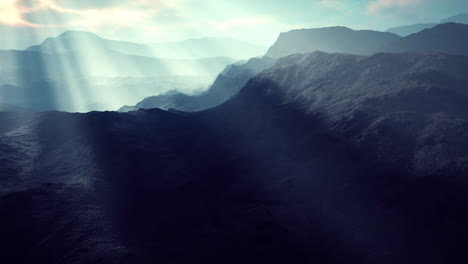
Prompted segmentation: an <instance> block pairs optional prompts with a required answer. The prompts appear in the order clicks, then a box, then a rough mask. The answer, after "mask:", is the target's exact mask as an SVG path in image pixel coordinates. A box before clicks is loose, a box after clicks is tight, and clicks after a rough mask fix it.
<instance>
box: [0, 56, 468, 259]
mask: <svg viewBox="0 0 468 264" xmlns="http://www.w3.org/2000/svg"><path fill="white" fill-rule="evenodd" d="M466 87H468V56H466V55H450V54H444V53H434V52H413V53H400V54H390V53H377V54H374V55H372V56H362V55H351V54H327V53H323V52H313V53H307V54H294V55H291V56H287V57H283V58H280V59H278V60H277V61H276V62H275V64H274V65H273V66H272V67H270V68H269V69H267V70H265V71H263V72H262V73H260V74H258V75H257V76H255V77H254V78H252V79H250V80H249V81H248V82H247V83H246V85H245V86H244V87H243V88H242V89H241V91H240V92H239V93H237V94H236V95H234V96H233V97H231V98H230V99H229V100H228V101H227V102H225V103H224V104H221V105H220V106H218V107H215V108H211V109H208V110H205V111H201V112H195V113H185V112H179V111H163V110H160V109H152V110H140V111H134V112H130V113H116V112H102V113H99V112H93V113H87V114H70V113H60V112H46V113H0V122H1V123H2V126H1V127H0V142H1V145H0V174H1V175H4V177H1V178H0V183H1V186H2V188H1V190H0V223H1V224H0V233H1V234H2V237H1V238H0V248H1V249H2V252H3V256H2V257H3V258H4V259H7V260H14V261H15V262H17V263H22V262H29V263H31V262H36V263H56V262H66V263H96V262H103V263H154V262H161V263H186V262H193V263H286V262H293V263H359V264H366V263H369V264H370V263H402V264H406V263H408V264H409V263H411V264H413V263H421V262H422V263H434V264H435V263H460V262H465V260H467V259H468V256H467V255H466V250H465V249H466V246H465V245H466V237H467V235H468V234H467V230H468V229H467V228H466V225H467V224H466V223H467V220H468V214H467V213H466V210H464V208H465V207H466V206H467V204H468V199H467V198H466V195H465V189H466V186H465V182H466V181H465V178H466V175H467V174H468V145H467V142H468V140H467V139H468V134H467V131H468V118H467V117H468V108H467V104H466V101H467V99H468V91H467V89H466ZM51 223H53V224H51Z"/></svg>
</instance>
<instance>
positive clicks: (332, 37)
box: [266, 27, 400, 58]
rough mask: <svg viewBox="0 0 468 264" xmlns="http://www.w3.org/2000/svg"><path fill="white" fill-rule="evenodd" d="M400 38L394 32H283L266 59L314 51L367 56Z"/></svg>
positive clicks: (338, 30)
mask: <svg viewBox="0 0 468 264" xmlns="http://www.w3.org/2000/svg"><path fill="white" fill-rule="evenodd" d="M399 38H400V36H398V35H396V34H393V33H384V32H378V31H371V30H352V29H349V28H346V27H328V28H314V29H301V30H292V31H289V32H286V33H281V34H280V36H279V38H278V40H277V41H276V42H275V44H273V46H272V47H270V49H269V50H268V52H267V54H266V56H267V57H272V58H280V57H284V56H288V55H291V54H294V53H308V52H312V51H323V52H329V53H350V54H359V55H366V54H371V53H372V52H373V51H375V50H376V49H378V48H379V47H382V46H385V45H386V44H388V43H390V42H392V41H395V40H397V39H399Z"/></svg>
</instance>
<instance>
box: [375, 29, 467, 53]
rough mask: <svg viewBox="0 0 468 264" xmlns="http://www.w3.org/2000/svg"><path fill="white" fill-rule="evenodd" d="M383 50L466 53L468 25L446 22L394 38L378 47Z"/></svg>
mask: <svg viewBox="0 0 468 264" xmlns="http://www.w3.org/2000/svg"><path fill="white" fill-rule="evenodd" d="M379 50H380V51H384V52H409V51H438V52H446V53H451V54H468V25H465V24H456V23H447V24H441V25H437V26H435V27H433V28H431V29H425V30H423V31H421V32H419V33H416V34H413V35H410V36H407V37H405V38H402V39H399V40H396V41H394V42H392V43H390V44H389V45H387V46H385V47H382V48H381V49H379Z"/></svg>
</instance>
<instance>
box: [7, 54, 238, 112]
mask: <svg viewBox="0 0 468 264" xmlns="http://www.w3.org/2000/svg"><path fill="white" fill-rule="evenodd" d="M97 48H99V47H97ZM94 51H96V50H94ZM0 60H1V61H2V65H1V66H0V85H6V84H11V85H13V86H15V87H18V88H19V89H9V93H8V94H6V95H5V97H3V98H2V99H0V102H1V101H6V102H8V103H11V104H13V102H16V101H18V100H19V98H21V100H22V102H21V103H20V104H18V106H20V107H27V108H30V109H32V110H39V111H42V110H63V111H80V112H82V111H92V110H113V109H117V108H118V107H120V106H122V105H124V104H132V103H133V104H135V103H137V102H139V101H141V100H142V99H143V98H145V97H148V96H151V95H155V94H158V93H165V92H166V91H169V90H174V89H177V90H178V91H181V92H187V93H189V92H194V91H196V90H199V89H206V88H205V87H208V86H209V85H210V82H211V81H212V80H214V79H215V78H216V75H217V74H218V73H219V72H221V71H222V70H223V69H224V68H225V67H226V66H227V65H229V64H231V63H232V62H233V60H232V59H230V58H206V59H198V60H176V59H172V60H169V59H168V60H161V59H156V58H150V57H142V56H134V55H125V54H121V53H119V52H115V51H112V50H108V49H102V50H100V51H99V52H97V51H96V52H91V51H90V50H88V52H85V51H84V50H77V51H74V52H71V51H70V52H65V51H61V50H60V49H59V50H58V52H56V53H48V52H36V51H14V50H10V51H0ZM103 101H105V102H107V105H105V106H103V107H98V108H96V106H97V105H100V102H103Z"/></svg>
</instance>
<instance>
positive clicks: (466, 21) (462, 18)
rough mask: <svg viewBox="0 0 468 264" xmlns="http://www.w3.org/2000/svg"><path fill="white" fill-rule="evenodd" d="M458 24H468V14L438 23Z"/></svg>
mask: <svg viewBox="0 0 468 264" xmlns="http://www.w3.org/2000/svg"><path fill="white" fill-rule="evenodd" d="M450 22H452V23H460V24H468V13H464V14H460V15H457V16H453V17H449V18H447V19H444V20H442V21H441V22H440V23H442V24H444V23H450Z"/></svg>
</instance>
